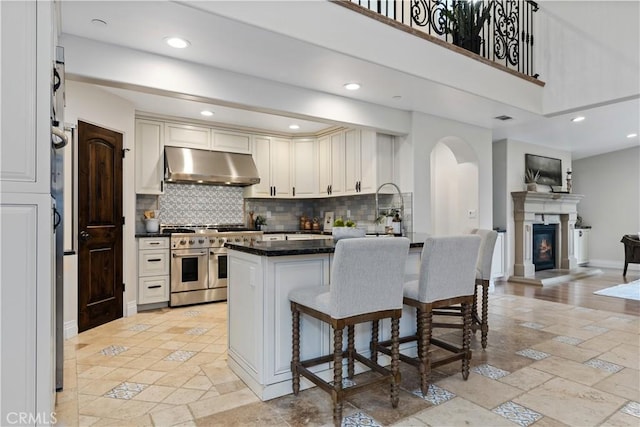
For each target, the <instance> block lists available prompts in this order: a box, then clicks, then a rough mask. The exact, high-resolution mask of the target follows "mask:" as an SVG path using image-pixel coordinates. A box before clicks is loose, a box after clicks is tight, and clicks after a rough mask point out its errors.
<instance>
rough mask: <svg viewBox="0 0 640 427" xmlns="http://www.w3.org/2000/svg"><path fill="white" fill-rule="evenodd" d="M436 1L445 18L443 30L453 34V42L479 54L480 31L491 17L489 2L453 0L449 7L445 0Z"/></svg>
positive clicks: (480, 43)
mask: <svg viewBox="0 0 640 427" xmlns="http://www.w3.org/2000/svg"><path fill="white" fill-rule="evenodd" d="M436 3H437V4H438V5H439V6H442V8H441V9H440V13H441V14H442V16H443V17H445V18H446V20H447V21H446V25H445V27H444V30H445V33H446V34H451V35H452V36H453V44H455V45H456V46H460V47H461V48H463V49H466V50H469V51H471V52H474V53H477V54H479V53H480V47H481V45H482V42H483V40H482V37H480V31H482V28H483V27H484V25H485V23H486V22H489V20H490V19H491V2H490V3H489V4H487V5H486V6H485V4H484V3H483V2H481V1H477V2H476V1H472V0H468V1H465V0H457V1H456V0H454V1H453V2H452V3H451V8H448V7H447V2H446V1H445V0H436Z"/></svg>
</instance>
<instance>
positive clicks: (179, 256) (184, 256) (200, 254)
mask: <svg viewBox="0 0 640 427" xmlns="http://www.w3.org/2000/svg"><path fill="white" fill-rule="evenodd" d="M204 255H207V253H206V252H198V253H193V254H186V255H178V254H171V256H172V257H174V258H189V257H194V256H204Z"/></svg>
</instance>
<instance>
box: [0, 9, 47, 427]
mask: <svg viewBox="0 0 640 427" xmlns="http://www.w3.org/2000/svg"><path fill="white" fill-rule="evenodd" d="M44 3H45V4H40V3H39V2H31V1H25V2H22V1H18V2H9V1H6V2H1V5H0V8H1V10H0V11H1V16H0V18H1V22H0V38H2V62H1V63H0V67H1V72H0V74H1V75H2V79H1V80H0V93H2V96H1V97H0V112H1V122H2V126H1V133H0V151H1V152H2V155H0V181H2V191H6V192H16V193H48V192H49V191H50V189H51V175H50V159H49V157H50V149H49V147H50V146H51V121H50V120H49V117H50V108H51V94H50V87H51V81H50V80H51V68H50V67H51V66H52V65H53V63H52V53H51V46H52V45H53V42H52V40H51V24H50V23H51V22H52V19H53V18H51V16H50V11H49V16H45V14H46V13H47V8H50V7H51V5H50V4H47V3H49V2H44ZM4 420H5V421H6V419H4Z"/></svg>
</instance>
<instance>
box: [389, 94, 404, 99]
mask: <svg viewBox="0 0 640 427" xmlns="http://www.w3.org/2000/svg"><path fill="white" fill-rule="evenodd" d="M391 99H402V95H393V96H392V97H391Z"/></svg>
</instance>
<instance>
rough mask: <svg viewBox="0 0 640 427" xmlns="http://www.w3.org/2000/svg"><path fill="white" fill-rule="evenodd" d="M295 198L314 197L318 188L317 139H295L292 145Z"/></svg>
mask: <svg viewBox="0 0 640 427" xmlns="http://www.w3.org/2000/svg"><path fill="white" fill-rule="evenodd" d="M291 152H292V153H291V156H292V179H293V183H292V185H293V196H294V197H313V196H315V195H316V194H317V188H318V172H317V170H318V148H317V140H316V139H294V140H293V141H292V143H291Z"/></svg>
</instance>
